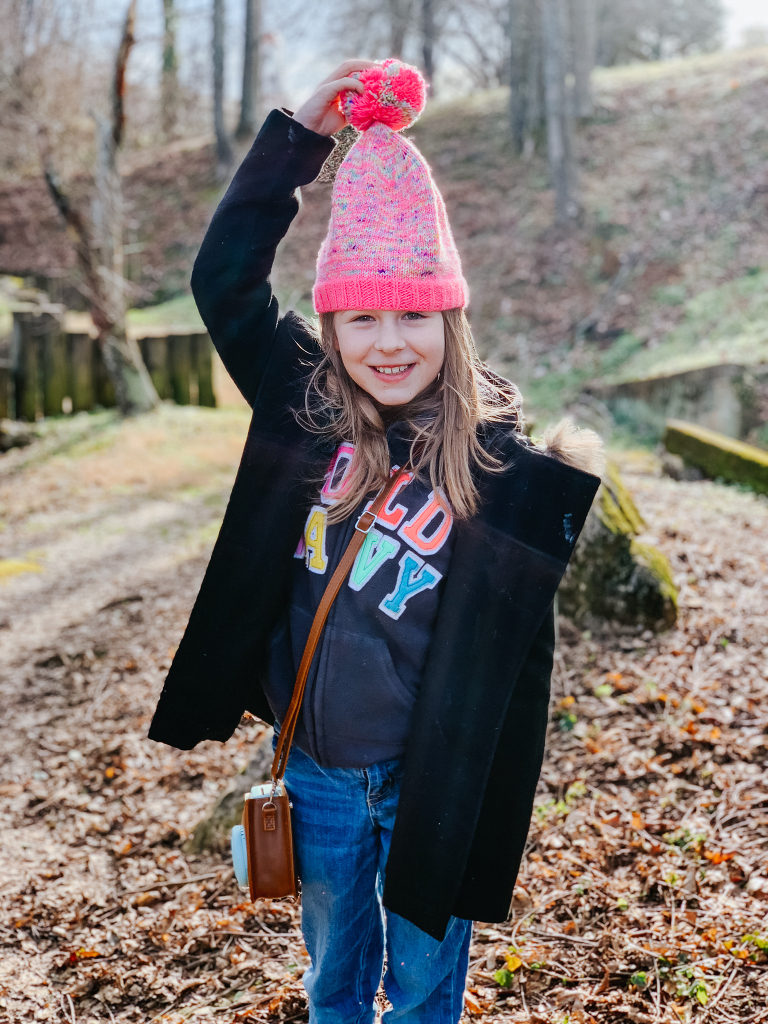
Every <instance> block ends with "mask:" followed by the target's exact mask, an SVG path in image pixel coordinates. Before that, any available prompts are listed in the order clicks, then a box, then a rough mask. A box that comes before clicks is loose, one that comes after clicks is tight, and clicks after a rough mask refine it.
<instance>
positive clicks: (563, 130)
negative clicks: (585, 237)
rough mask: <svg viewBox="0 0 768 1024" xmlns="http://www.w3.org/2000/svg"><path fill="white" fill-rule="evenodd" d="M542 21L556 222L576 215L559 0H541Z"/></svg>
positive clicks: (545, 88)
mask: <svg viewBox="0 0 768 1024" xmlns="http://www.w3.org/2000/svg"><path fill="white" fill-rule="evenodd" d="M541 24H542V40H543V51H544V105H545V109H546V115H547V153H548V156H549V171H550V175H551V178H552V186H553V188H554V190H555V223H557V224H564V223H566V222H567V221H568V220H570V219H571V218H573V217H575V216H576V215H577V213H578V203H577V202H576V194H575V187H576V168H575V164H574V160H573V145H572V132H571V118H570V117H569V115H568V109H567V97H566V86H565V70H566V53H565V34H564V32H563V10H562V3H561V0H541Z"/></svg>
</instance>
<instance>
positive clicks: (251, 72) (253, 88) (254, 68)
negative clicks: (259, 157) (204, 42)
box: [235, 0, 261, 142]
mask: <svg viewBox="0 0 768 1024" xmlns="http://www.w3.org/2000/svg"><path fill="white" fill-rule="evenodd" d="M260 39H261V0H245V42H244V51H243V93H242V97H241V100H240V120H239V122H238V125H237V129H236V131H235V138H236V139H237V140H238V142H242V141H243V140H245V139H250V138H252V137H253V136H254V135H255V134H256V121H257V118H258V116H259V109H258V108H259V71H260V61H259V43H260Z"/></svg>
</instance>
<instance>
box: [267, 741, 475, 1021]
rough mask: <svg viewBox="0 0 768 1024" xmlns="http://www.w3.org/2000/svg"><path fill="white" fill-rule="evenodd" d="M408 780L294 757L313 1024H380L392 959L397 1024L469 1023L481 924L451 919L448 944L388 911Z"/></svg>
mask: <svg viewBox="0 0 768 1024" xmlns="http://www.w3.org/2000/svg"><path fill="white" fill-rule="evenodd" d="M401 775H402V762H401V761H399V760H398V761H382V762H380V763H379V764H374V765H372V766H371V767H370V768H349V769H348V768H320V767H319V766H318V765H317V764H315V762H314V761H313V760H312V759H311V758H310V757H308V756H307V755H306V754H305V753H303V751H301V750H299V748H298V747H295V746H294V747H293V749H292V750H291V756H290V759H289V762H288V769H287V771H286V774H285V783H286V786H287V789H288V791H289V794H290V798H291V802H292V804H293V814H292V820H293V836H294V849H295V852H296V858H297V866H298V873H299V877H300V879H301V903H302V913H301V919H302V920H301V923H302V931H303V933H304V941H305V943H306V946H307V951H308V952H309V955H310V958H311V961H312V966H311V967H310V968H309V969H308V970H307V971H306V973H305V974H304V986H305V988H306V990H307V995H308V997H309V1019H310V1024H353V1022H354V1024H372V1022H373V1020H374V1019H375V1016H376V1014H375V1005H374V999H375V996H376V991H377V989H378V987H379V982H380V980H381V975H382V969H383V964H384V952H385V950H386V955H387V970H386V973H385V975H384V988H385V991H386V994H387V998H388V999H389V1001H390V1002H391V1003H392V1009H391V1010H388V1011H387V1013H386V1014H385V1017H384V1020H385V1021H387V1022H388V1024H394V1022H395V1021H397V1022H398V1024H456V1022H457V1021H458V1019H459V1017H460V1016H461V1012H462V1006H463V994H464V983H465V978H466V973H467V964H468V961H469V942H470V937H471V933H472V922H471V921H463V920H460V919H459V918H455V917H454V918H451V921H450V923H449V925H448V930H447V932H446V935H445V938H444V939H443V941H442V942H438V941H437V940H436V939H433V938H432V937H431V936H429V935H427V934H426V933H425V932H423V931H421V929H420V928H417V927H416V925H413V924H411V923H410V921H406V920H405V918H403V917H400V916H399V915H398V914H394V913H392V912H391V911H389V910H384V908H383V907H382V904H381V893H382V889H383V883H384V869H385V867H386V863H387V855H388V854H389V843H390V840H391V838H392V829H393V827H394V824H395V812H396V810H397V800H398V795H399V791H400V778H401Z"/></svg>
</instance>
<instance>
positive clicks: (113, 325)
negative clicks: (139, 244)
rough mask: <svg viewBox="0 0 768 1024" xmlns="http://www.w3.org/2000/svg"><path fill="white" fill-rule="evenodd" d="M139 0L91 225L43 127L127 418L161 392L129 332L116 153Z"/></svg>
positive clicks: (48, 161) (48, 177)
mask: <svg viewBox="0 0 768 1024" xmlns="http://www.w3.org/2000/svg"><path fill="white" fill-rule="evenodd" d="M135 17H136V0H131V2H130V4H129V6H128V10H127V13H126V16H125V22H124V24H123V32H122V36H121V39H120V44H119V46H118V49H117V54H116V56H115V63H114V72H113V76H112V90H111V112H110V114H111V116H110V117H103V116H101V115H95V116H96V143H97V150H96V168H95V174H94V186H95V187H94V193H93V198H92V202H91V217H90V223H89V222H88V220H87V219H86V218H85V217H84V216H83V214H82V213H81V212H80V211H79V210H78V209H77V208H76V207H75V206H74V204H73V203H72V201H71V199H70V197H69V196H68V195H67V193H66V192H65V190H64V188H63V186H62V184H61V179H60V176H59V174H58V172H57V170H56V167H55V164H54V159H53V153H52V151H51V147H50V144H49V140H48V135H47V132H46V130H45V127H44V126H42V125H41V126H40V127H39V133H38V134H39V139H40V153H41V159H42V163H43V173H44V175H45V181H46V184H47V185H48V190H49V192H50V195H51V198H52V199H53V201H54V203H55V204H56V207H57V209H58V211H59V213H60V214H61V216H62V217H63V219H64V221H65V223H66V225H67V232H68V234H69V236H70V238H71V239H72V242H73V244H74V247H75V251H76V254H77V259H78V263H79V264H80V267H81V270H82V271H83V277H84V282H83V284H82V285H81V287H82V290H83V291H84V293H85V295H86V297H87V299H88V302H89V305H90V311H91V318H92V320H93V323H94V325H95V327H96V330H97V332H98V341H99V345H100V346H101V351H102V354H103V357H104V363H105V365H106V368H107V373H108V374H109V378H110V380H111V381H112V384H113V385H114V388H115V397H116V399H117V405H118V408H119V409H120V412H121V413H123V415H125V416H130V415H134V414H136V413H140V412H148V411H149V410H150V409H152V408H154V407H155V406H156V405H157V404H158V401H159V399H158V397H157V392H156V391H155V388H154V385H153V384H152V380H151V378H150V376H149V373H148V372H147V369H146V367H145V366H144V362H143V360H142V358H141V353H140V351H139V346H138V345H137V344H136V342H135V341H133V340H131V339H129V338H128V336H127V333H126V323H125V313H126V301H125V279H124V277H123V194H122V184H121V180H120V171H119V168H118V166H117V157H118V153H119V150H120V145H121V143H122V141H123V136H124V132H125V108H124V101H125V71H126V65H127V63H128V56H129V54H130V52H131V48H132V46H133V42H134V22H135Z"/></svg>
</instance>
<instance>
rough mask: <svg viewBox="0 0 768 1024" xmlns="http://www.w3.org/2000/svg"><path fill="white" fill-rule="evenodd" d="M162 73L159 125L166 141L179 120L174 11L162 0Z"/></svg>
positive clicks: (171, 5) (171, 6)
mask: <svg viewBox="0 0 768 1024" xmlns="http://www.w3.org/2000/svg"><path fill="white" fill-rule="evenodd" d="M163 19H164V29H163V73H162V78H161V82H160V123H161V125H162V129H163V135H164V136H165V138H166V139H172V138H173V137H174V135H175V134H176V124H177V121H178V119H179V74H178V71H179V64H178V59H177V56H176V9H175V8H174V5H173V0H163Z"/></svg>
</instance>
